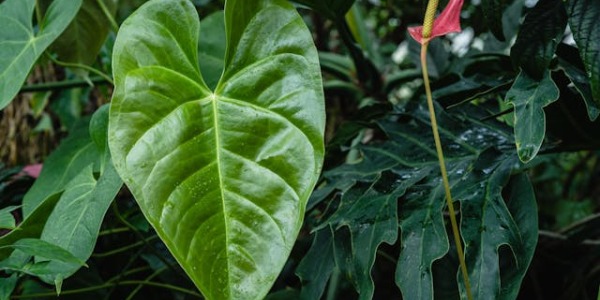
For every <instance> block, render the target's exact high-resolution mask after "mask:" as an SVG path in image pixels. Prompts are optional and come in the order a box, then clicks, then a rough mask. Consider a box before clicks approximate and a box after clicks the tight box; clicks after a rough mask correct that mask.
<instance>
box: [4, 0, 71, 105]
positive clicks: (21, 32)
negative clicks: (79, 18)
mask: <svg viewBox="0 0 600 300" xmlns="http://www.w3.org/2000/svg"><path fill="white" fill-rule="evenodd" d="M81 1H82V0H56V1H54V2H53V3H52V5H50V7H49V8H48V11H47V12H46V15H45V17H44V20H43V21H41V24H38V25H39V27H40V28H41V29H40V30H39V31H37V32H36V31H35V30H34V27H33V23H32V15H33V10H34V7H35V0H6V1H4V2H2V3H1V4H0V24H2V26H0V37H2V39H1V40H0V109H2V108H4V107H5V106H7V105H8V104H9V103H10V101H11V100H12V99H13V98H14V97H15V95H16V94H17V93H18V92H19V89H20V88H21V86H22V85H23V82H25V79H26V78H27V74H29V71H30V70H31V68H32V67H33V65H34V64H35V62H36V61H37V59H38V58H39V57H40V56H41V55H42V53H44V51H45V50H46V48H48V46H50V44H51V43H52V42H53V41H54V40H55V39H56V38H57V37H58V36H59V35H60V34H61V33H62V32H63V31H64V30H65V28H66V27H67V25H69V23H70V22H71V20H73V18H74V17H75V15H76V14H77V11H78V10H79V7H80V6H81Z"/></svg>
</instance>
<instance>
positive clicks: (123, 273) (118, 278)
mask: <svg viewBox="0 0 600 300" xmlns="http://www.w3.org/2000/svg"><path fill="white" fill-rule="evenodd" d="M149 270H152V268H151V267H149V266H145V267H139V268H134V269H129V270H127V271H125V272H122V273H119V275H117V276H114V277H111V278H109V279H107V280H105V281H104V282H106V283H111V282H117V281H119V280H120V279H121V278H123V277H125V276H128V275H133V274H137V273H140V272H145V271H149Z"/></svg>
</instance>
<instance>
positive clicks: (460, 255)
mask: <svg viewBox="0 0 600 300" xmlns="http://www.w3.org/2000/svg"><path fill="white" fill-rule="evenodd" d="M427 46H429V42H428V41H426V42H424V43H423V44H422V45H421V69H422V72H423V82H424V84H425V94H426V96H427V106H428V108H429V116H430V118H431V129H432V131H433V139H434V140H435V150H436V151H437V156H438V160H439V162H440V170H441V173H442V181H443V183H444V190H445V192H446V203H447V205H448V211H449V213H450V223H451V224H452V234H453V235H454V243H455V244H456V252H457V254H458V260H459V261H460V270H461V273H462V276H463V280H464V281H465V290H466V292H467V299H469V300H472V299H473V296H472V295H471V283H470V282H469V272H468V271H467V264H466V263H465V255H464V252H463V247H462V242H461V238H460V233H459V231H458V222H457V221H456V215H455V212H454V204H453V201H452V194H451V192H450V182H449V181H448V172H447V171H446V163H445V162H444V151H443V150H442V141H441V139H440V134H439V132H438V126H437V119H436V117H435V108H434V107H433V97H432V95H431V86H430V84H429V73H428V71H427Z"/></svg>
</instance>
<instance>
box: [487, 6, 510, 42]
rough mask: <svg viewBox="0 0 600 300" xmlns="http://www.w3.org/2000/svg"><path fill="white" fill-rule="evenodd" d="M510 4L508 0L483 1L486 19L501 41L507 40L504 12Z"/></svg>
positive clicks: (493, 32)
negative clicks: (504, 29)
mask: <svg viewBox="0 0 600 300" xmlns="http://www.w3.org/2000/svg"><path fill="white" fill-rule="evenodd" d="M508 4H509V3H508V1H506V0H483V1H482V2H481V9H482V10H483V15H484V16H485V18H484V20H485V22H486V23H487V26H488V27H489V28H490V30H491V31H492V34H494V36H495V37H496V38H497V39H498V40H500V41H504V40H505V38H504V31H503V26H502V14H503V13H504V10H505V9H506V8H507V7H508Z"/></svg>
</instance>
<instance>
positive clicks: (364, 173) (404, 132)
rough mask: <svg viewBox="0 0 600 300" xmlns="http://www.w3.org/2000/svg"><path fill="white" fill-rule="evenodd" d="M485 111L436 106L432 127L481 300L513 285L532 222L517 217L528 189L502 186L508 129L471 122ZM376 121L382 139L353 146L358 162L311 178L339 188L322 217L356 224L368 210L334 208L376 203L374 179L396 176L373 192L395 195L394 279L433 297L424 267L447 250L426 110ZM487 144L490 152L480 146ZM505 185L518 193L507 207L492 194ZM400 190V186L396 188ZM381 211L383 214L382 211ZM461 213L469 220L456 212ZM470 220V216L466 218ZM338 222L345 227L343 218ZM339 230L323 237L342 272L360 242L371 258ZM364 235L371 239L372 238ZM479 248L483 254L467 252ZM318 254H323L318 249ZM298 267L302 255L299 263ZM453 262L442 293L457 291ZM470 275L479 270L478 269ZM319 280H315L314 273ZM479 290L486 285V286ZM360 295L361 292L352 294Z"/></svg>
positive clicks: (526, 254) (510, 167) (353, 235)
mask: <svg viewBox="0 0 600 300" xmlns="http://www.w3.org/2000/svg"><path fill="white" fill-rule="evenodd" d="M438 111H441V110H440V109H438ZM487 116H488V115H487V113H484V111H483V110H481V109H479V108H476V107H474V106H471V105H465V106H464V107H463V108H462V111H461V112H460V113H457V114H454V115H448V114H445V113H443V112H439V113H438V120H439V124H441V128H440V134H441V138H442V143H443V145H444V148H445V152H446V162H447V166H448V170H449V176H450V183H451V186H452V189H453V191H454V193H455V199H456V200H457V201H460V202H461V207H463V206H464V207H465V208H466V211H461V216H464V218H463V219H462V222H463V224H462V227H461V228H462V234H463V237H464V239H465V241H467V242H468V247H467V251H468V252H467V256H468V257H469V263H468V266H469V271H470V272H471V273H470V275H471V284H472V285H473V286H474V287H476V288H477V289H478V290H477V291H478V293H479V294H480V295H485V296H486V297H487V298H486V297H483V298H482V299H508V298H504V297H505V296H504V295H510V294H513V293H515V292H516V291H518V289H519V285H520V283H521V280H522V278H523V276H524V275H525V272H526V270H527V267H528V265H529V262H530V260H531V257H532V255H533V251H532V249H533V248H532V245H535V243H536V242H535V241H536V240H535V239H531V234H532V233H533V234H535V232H536V231H537V223H536V222H535V220H533V221H532V222H527V221H526V220H525V219H524V218H523V216H525V215H527V214H531V213H533V212H532V210H531V208H532V206H531V205H532V203H533V205H535V198H534V197H533V194H532V193H529V192H528V191H529V190H527V188H526V187H527V186H525V187H520V188H515V187H512V186H513V184H512V183H511V184H509V183H508V180H509V176H510V174H511V173H512V172H514V171H515V169H516V168H519V164H518V159H517V156H516V155H515V152H514V150H513V148H512V145H511V141H512V139H513V137H512V136H511V134H510V132H509V128H507V127H506V126H504V125H502V124H500V123H498V122H496V121H492V120H489V121H485V122H483V121H480V119H484V118H486V117H487ZM378 124H379V127H380V128H381V129H382V130H383V131H384V133H385V134H386V135H387V137H388V140H386V141H384V142H380V143H373V144H370V145H359V146H358V149H359V150H360V151H361V153H362V160H361V161H360V162H359V163H357V164H353V165H349V164H345V165H342V166H339V167H336V168H334V169H332V170H329V171H327V172H325V173H324V175H323V177H324V183H322V184H320V189H326V190H328V191H329V192H327V193H326V194H335V193H332V186H333V190H339V191H340V192H341V193H342V194H343V196H342V202H341V203H340V205H339V207H338V210H337V211H336V212H335V213H334V214H333V215H332V217H331V218H330V219H328V221H329V220H337V221H336V222H335V223H334V224H336V223H338V224H362V223H364V222H362V223H361V220H365V218H369V217H370V216H371V217H372V216H373V214H369V213H366V212H369V211H370V210H369V209H366V208H365V207H364V206H363V207H361V208H362V210H361V212H365V213H363V214H354V213H352V212H353V211H354V210H356V211H358V210H359V209H358V207H356V208H351V209H350V210H348V209H344V207H352V206H345V205H344V200H345V199H346V201H348V199H356V198H357V197H358V198H359V199H360V197H364V201H365V203H368V202H369V201H370V202H372V203H371V205H379V204H375V203H379V202H381V201H380V197H379V196H377V195H373V194H371V193H367V192H365V190H369V189H370V188H369V187H371V186H375V185H377V182H378V181H380V180H381V178H385V177H386V176H392V177H391V178H396V180H397V182H398V183H399V184H401V185H403V187H402V189H399V190H396V189H395V188H394V186H395V184H393V183H391V182H390V181H389V180H386V181H385V182H387V184H382V185H381V186H385V187H388V191H387V192H382V194H381V196H383V195H389V196H390V197H391V198H393V199H398V202H399V208H398V211H399V212H400V215H399V226H400V228H401V252H400V257H399V259H398V265H397V271H396V282H397V284H398V286H399V287H400V289H401V291H402V294H403V297H404V298H405V299H433V296H434V290H433V288H434V286H433V282H434V278H433V276H434V274H435V272H434V268H433V265H434V262H436V261H437V260H439V259H441V258H442V257H445V256H447V255H448V253H449V252H448V251H449V249H450V247H449V243H448V237H447V228H446V225H445V223H446V222H445V220H444V217H443V212H444V204H445V202H444V191H443V188H442V185H441V181H440V177H439V176H440V175H439V166H438V161H437V157H436V154H435V151H434V150H432V149H434V147H433V137H432V136H431V128H430V127H429V116H428V112H427V110H426V109H425V108H424V107H417V108H415V109H413V108H411V109H406V108H405V109H404V110H403V111H402V114H401V116H400V117H399V118H394V119H392V120H382V121H380V122H378ZM492 147H493V148H496V149H499V150H494V149H490V148H492ZM381 183H383V182H381ZM507 186H508V187H509V188H510V193H513V194H514V195H519V196H521V198H518V199H517V198H515V197H516V196H514V197H510V198H508V200H507V201H508V202H509V204H508V206H507V205H506V204H504V199H503V198H502V192H503V191H505V190H506V188H505V187H507ZM529 188H530V186H529ZM404 189H405V190H406V191H405V192H403V191H402V190H404ZM318 191H319V190H317V192H318ZM395 193H397V194H395ZM358 195H362V196H360V197H359V196H358ZM398 197H399V198H398ZM513 198H514V199H513ZM511 201H514V202H513V203H511ZM521 202H522V203H521ZM348 203H349V202H348ZM521 205H522V206H521ZM357 206H359V207H360V205H357ZM533 207H534V208H535V206H533ZM476 213H480V215H481V216H484V217H485V218H484V219H485V220H486V222H489V223H490V224H491V225H490V226H488V227H486V231H481V230H480V229H481V228H482V226H481V224H482V222H483V220H482V219H477V217H476ZM386 214H388V213H383V214H382V215H383V216H385V215H386ZM467 216H468V218H470V219H466V218H467ZM464 222H467V223H469V222H470V225H469V226H470V227H468V228H467V226H466V225H465V224H464ZM473 222H478V223H477V224H473ZM324 224H327V225H328V224H329V223H324ZM486 224H487V223H486ZM498 224H511V225H510V226H508V229H504V228H503V227H502V226H496V225H498ZM515 224H516V225H515ZM322 226H325V225H322ZM338 227H339V228H352V227H349V226H347V225H342V226H338ZM334 228H336V227H334ZM388 230H389V229H388ZM346 231H347V232H346V233H343V232H342V234H338V231H334V232H333V234H334V237H333V241H334V246H335V249H336V251H337V252H336V253H335V255H336V263H337V266H338V267H340V268H343V269H345V270H348V269H349V268H348V267H347V266H346V267H345V266H344V265H346V264H348V265H350V266H356V265H357V264H358V265H360V263H358V262H360V261H361V260H360V259H358V258H357V257H354V261H353V260H352V259H350V260H343V259H345V258H352V256H351V254H354V253H361V252H362V251H363V249H369V251H364V252H369V253H371V254H373V255H374V252H375V250H376V248H375V247H368V246H365V244H364V243H363V244H361V245H362V248H358V247H355V246H354V244H355V241H356V240H357V239H358V236H359V235H360V231H358V232H353V231H351V230H347V229H346ZM392 232H393V230H392ZM357 233H358V234H357ZM367 233H368V231H367ZM366 236H369V234H367V235H366ZM373 237H374V238H375V240H377V239H376V238H377V236H373ZM505 237H511V238H505ZM512 237H514V238H512ZM502 245H508V247H510V248H509V249H510V250H511V251H510V252H506V253H510V255H508V256H506V255H502V254H501V253H500V252H498V251H494V249H498V247H500V246H502ZM315 247H317V245H315V244H313V248H315ZM315 249H316V248H315ZM358 249H360V250H358ZM482 252H485V253H486V255H485V256H478V255H476V254H477V253H482ZM339 253H346V255H339ZM348 253H349V254H350V255H348ZM323 255H324V256H325V257H328V256H330V255H329V254H328V253H323ZM513 257H514V258H515V259H516V262H517V263H518V267H516V268H514V269H511V273H510V274H509V273H504V272H503V273H502V274H501V273H500V272H499V271H498V270H499V269H500V262H505V261H510V260H512V259H513ZM340 258H342V259H340ZM302 264H305V262H304V261H303V262H302ZM306 264H308V262H306ZM453 267H454V270H452V271H451V273H453V274H454V276H453V278H452V280H454V283H450V284H454V286H455V287H457V288H455V289H452V288H451V286H449V287H448V290H451V291H452V290H458V286H459V284H458V283H457V282H456V281H455V280H456V278H459V277H460V275H459V274H458V263H456V265H454V266H453ZM354 270H360V271H361V272H362V274H358V273H352V272H351V273H350V274H349V275H350V276H347V277H348V278H349V279H350V280H351V281H352V280H354V278H365V277H368V276H366V274H370V271H371V270H370V269H365V268H363V269H359V268H355V269H354ZM480 274H485V276H479V275H480ZM319 276H322V275H319ZM302 278H303V282H311V279H312V280H314V278H317V277H316V275H314V276H313V278H311V277H310V274H308V272H305V273H304V274H303V277H302ZM319 278H320V280H323V279H322V277H319ZM367 283H368V282H367ZM504 283H506V285H505V284H504ZM363 284H365V283H364V282H363ZM367 286H368V285H367ZM460 286H461V287H462V285H460ZM488 287H490V288H489V289H487V288H488ZM496 287H497V288H496ZM357 290H358V289H357ZM362 292H363V290H361V296H362ZM319 295H320V294H319ZM463 296H464V291H463ZM488 296H489V297H488ZM477 299H478V298H477Z"/></svg>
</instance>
